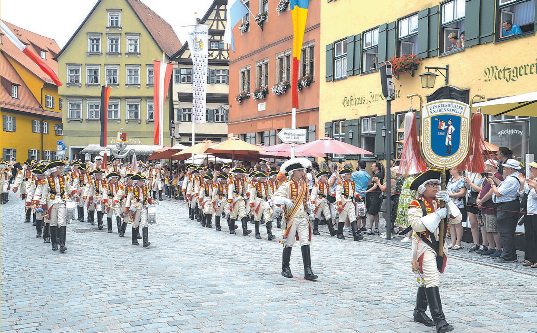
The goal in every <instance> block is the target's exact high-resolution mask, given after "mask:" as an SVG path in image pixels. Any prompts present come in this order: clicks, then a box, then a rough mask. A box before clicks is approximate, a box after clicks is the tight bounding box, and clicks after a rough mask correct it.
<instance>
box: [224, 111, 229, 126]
mask: <svg viewBox="0 0 537 333" xmlns="http://www.w3.org/2000/svg"><path fill="white" fill-rule="evenodd" d="M228 115H229V109H224V122H225V123H227V119H228V118H227V117H228Z"/></svg>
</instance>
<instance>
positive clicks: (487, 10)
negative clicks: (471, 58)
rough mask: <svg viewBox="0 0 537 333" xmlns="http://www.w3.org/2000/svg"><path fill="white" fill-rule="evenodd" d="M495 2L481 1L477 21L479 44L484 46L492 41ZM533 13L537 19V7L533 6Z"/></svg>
mask: <svg viewBox="0 0 537 333" xmlns="http://www.w3.org/2000/svg"><path fill="white" fill-rule="evenodd" d="M495 2H496V1H495V0H481V11H480V19H479V22H480V26H479V35H480V36H479V44H486V43H490V42H493V41H494V17H495V15H494V14H495V9H494V6H495ZM535 11H536V13H535V14H536V16H535V17H537V6H535ZM466 15H468V14H466ZM467 17H468V16H467ZM466 24H468V23H466ZM465 34H466V33H465ZM465 37H466V36H465ZM466 38H467V37H466ZM467 45H468V42H465V46H467Z"/></svg>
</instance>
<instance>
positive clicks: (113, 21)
mask: <svg viewBox="0 0 537 333" xmlns="http://www.w3.org/2000/svg"><path fill="white" fill-rule="evenodd" d="M120 26H121V12H120V11H109V12H108V27H110V28H119V27H120Z"/></svg>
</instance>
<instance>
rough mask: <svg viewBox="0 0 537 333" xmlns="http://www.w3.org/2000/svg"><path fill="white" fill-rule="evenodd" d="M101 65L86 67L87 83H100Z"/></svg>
mask: <svg viewBox="0 0 537 333" xmlns="http://www.w3.org/2000/svg"><path fill="white" fill-rule="evenodd" d="M100 77H101V67H99V66H87V67H86V83H87V84H95V85H98V84H99V83H100Z"/></svg>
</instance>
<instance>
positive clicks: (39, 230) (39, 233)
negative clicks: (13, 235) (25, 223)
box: [35, 220, 43, 238]
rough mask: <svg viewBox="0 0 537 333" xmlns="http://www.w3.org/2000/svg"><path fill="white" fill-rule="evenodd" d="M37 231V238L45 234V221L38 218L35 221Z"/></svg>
mask: <svg viewBox="0 0 537 333" xmlns="http://www.w3.org/2000/svg"><path fill="white" fill-rule="evenodd" d="M35 231H36V235H35V238H41V236H43V233H42V231H43V221H42V220H36V222H35Z"/></svg>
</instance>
